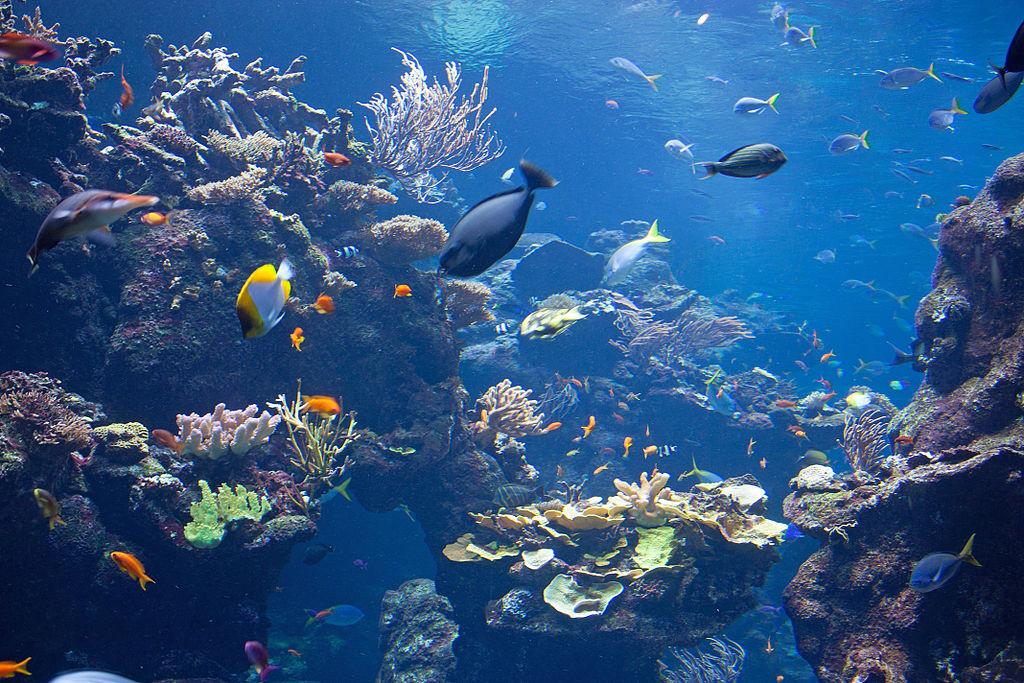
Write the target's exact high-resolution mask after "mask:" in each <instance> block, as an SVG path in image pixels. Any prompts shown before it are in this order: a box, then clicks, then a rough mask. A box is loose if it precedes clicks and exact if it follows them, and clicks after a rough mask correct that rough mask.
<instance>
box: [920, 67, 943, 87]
mask: <svg viewBox="0 0 1024 683" xmlns="http://www.w3.org/2000/svg"><path fill="white" fill-rule="evenodd" d="M924 73H925V75H927V76H931V77H932V78H934V79H935V80H937V81H938V82H939V83H942V79H941V78H939V77H938V76H936V75H935V62H932V63H931V64H929V65H928V70H927V71H925V72H924Z"/></svg>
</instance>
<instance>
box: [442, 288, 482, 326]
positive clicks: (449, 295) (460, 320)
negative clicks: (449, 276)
mask: <svg viewBox="0 0 1024 683" xmlns="http://www.w3.org/2000/svg"><path fill="white" fill-rule="evenodd" d="M442 290H443V296H444V306H445V310H446V311H447V312H448V321H449V322H450V323H451V326H452V329H454V330H459V329H462V328H463V327H468V326H469V325H475V324H476V323H487V322H491V321H492V320H494V314H493V313H491V312H490V311H489V310H487V308H486V306H487V302H488V301H489V300H490V298H491V289H490V287H488V286H487V285H485V284H483V283H480V282H473V281H471V280H447V281H445V283H444V284H443V285H442Z"/></svg>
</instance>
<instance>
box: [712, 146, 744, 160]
mask: <svg viewBox="0 0 1024 683" xmlns="http://www.w3.org/2000/svg"><path fill="white" fill-rule="evenodd" d="M747 147H750V145H743V146H742V147H737V148H736V149H734V150H733V151H731V152H729V153H728V154H726V155H725V156H723V157H722V158H721V159H719V161H720V162H721V161H725V160H726V159H728V158H729V157H731V156H732V155H733V154H736V152H739V151H740V150H741V149H746V148H747Z"/></svg>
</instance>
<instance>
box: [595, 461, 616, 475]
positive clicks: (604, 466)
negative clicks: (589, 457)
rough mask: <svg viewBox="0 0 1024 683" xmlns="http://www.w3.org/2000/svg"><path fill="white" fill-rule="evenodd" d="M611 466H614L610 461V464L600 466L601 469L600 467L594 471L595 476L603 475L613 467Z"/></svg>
mask: <svg viewBox="0 0 1024 683" xmlns="http://www.w3.org/2000/svg"><path fill="white" fill-rule="evenodd" d="M611 464H612V463H611V461H609V462H606V463H605V464H603V465H601V466H600V467H598V468H597V469H596V470H594V474H595V475H598V474H601V473H602V472H604V471H605V470H606V469H608V465H611Z"/></svg>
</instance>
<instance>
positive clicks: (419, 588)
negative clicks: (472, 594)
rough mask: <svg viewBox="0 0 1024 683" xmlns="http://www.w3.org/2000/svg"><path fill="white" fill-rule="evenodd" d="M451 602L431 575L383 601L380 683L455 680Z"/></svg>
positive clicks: (456, 628) (454, 627) (455, 633)
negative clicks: (438, 588)
mask: <svg viewBox="0 0 1024 683" xmlns="http://www.w3.org/2000/svg"><path fill="white" fill-rule="evenodd" d="M452 616H453V615H452V605H451V603H450V602H448V600H447V599H446V598H444V597H443V596H440V595H438V594H437V593H436V592H435V590H434V582H433V581H431V580H430V579H413V580H411V581H406V582H405V583H403V584H402V585H401V586H399V587H398V588H397V589H396V590H392V591H388V592H387V593H385V595H384V600H383V602H382V604H381V617H380V649H381V650H382V651H383V652H384V661H383V663H382V664H381V668H380V672H379V673H378V675H377V681H378V682H379V683H449V682H451V681H454V680H455V675H454V674H455V663H456V660H455V651H454V644H455V640H456V638H458V636H459V626H458V624H456V623H455V621H454V620H453V618H452Z"/></svg>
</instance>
